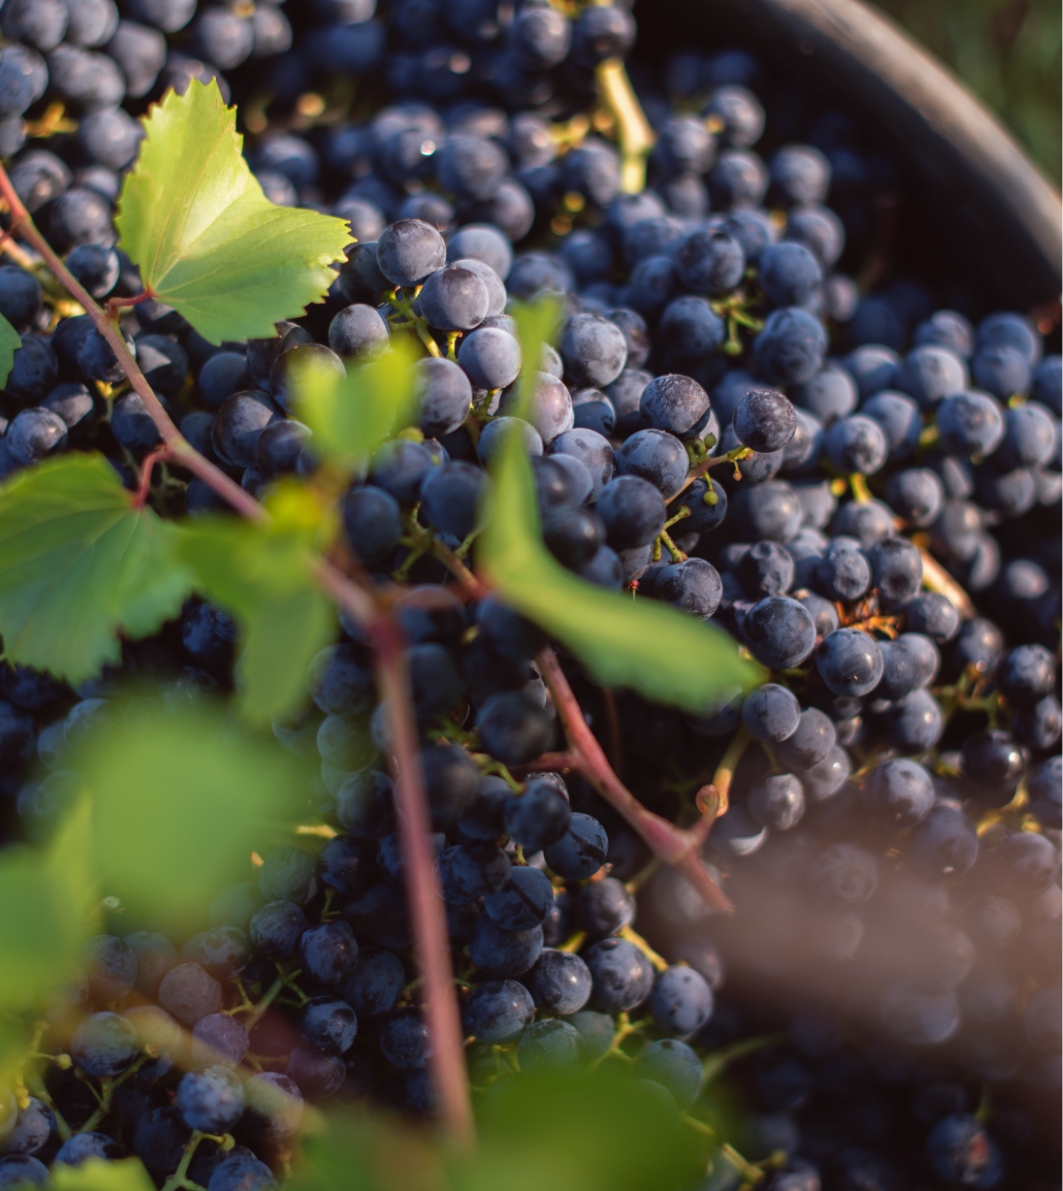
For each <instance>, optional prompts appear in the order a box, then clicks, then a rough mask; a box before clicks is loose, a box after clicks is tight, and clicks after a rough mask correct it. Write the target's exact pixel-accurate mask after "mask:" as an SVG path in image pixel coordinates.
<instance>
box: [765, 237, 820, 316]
mask: <svg viewBox="0 0 1063 1191" xmlns="http://www.w3.org/2000/svg"><path fill="white" fill-rule="evenodd" d="M789 230H790V229H789V228H788V234H789ZM758 278H759V280H760V285H761V288H762V289H763V290H764V293H765V294H766V295H767V297H768V300H769V301H770V302H771V303H772V305H773V306H805V305H807V304H808V302H809V301H810V300H811V298H812V295H813V294H814V293H815V292H816V289H817V288H818V286H819V284H820V282H821V281H822V274H821V272H820V266H819V262H818V261H817V260H816V257H815V256H814V255H813V254H812V252H810V251H809V249H808V248H806V247H805V245H804V244H799V243H797V242H795V241H793V240H789V239H787V240H783V241H782V242H781V243H779V244H773V245H771V246H770V247H769V248H766V249H765V250H764V251H763V252H762V253H761V256H760V260H759V262H758Z"/></svg>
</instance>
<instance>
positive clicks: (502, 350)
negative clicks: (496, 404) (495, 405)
mask: <svg viewBox="0 0 1063 1191" xmlns="http://www.w3.org/2000/svg"><path fill="white" fill-rule="evenodd" d="M458 363H459V364H460V365H461V367H462V369H463V370H464V371H465V373H466V375H467V376H468V378H469V380H470V381H471V382H472V384H473V386H474V387H475V388H478V389H504V388H505V387H506V386H507V385H511V384H512V383H513V382H514V381H515V380H516V379H517V374H518V373H519V372H520V344H519V343H518V342H517V341H516V339H514V338H513V336H512V335H509V334H507V333H506V332H505V331H502V330H499V329H498V328H497V327H482V328H481V329H480V330H478V331H474V332H473V333H472V334H471V335H466V336H465V337H464V338H463V339H462V341H461V347H460V348H459V349H458Z"/></svg>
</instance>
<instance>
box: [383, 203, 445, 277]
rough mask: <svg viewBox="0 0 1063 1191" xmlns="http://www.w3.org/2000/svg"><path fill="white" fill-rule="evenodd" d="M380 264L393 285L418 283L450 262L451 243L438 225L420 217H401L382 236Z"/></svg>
mask: <svg viewBox="0 0 1063 1191" xmlns="http://www.w3.org/2000/svg"><path fill="white" fill-rule="evenodd" d="M376 260H377V266H378V267H379V269H380V271H381V273H382V274H383V275H384V276H385V277H386V278H387V280H388V281H390V282H391V283H392V284H393V285H401V286H414V285H418V284H419V283H420V282H422V281H424V279H425V278H426V277H428V276H429V275H430V274H432V273H434V272H436V270H437V269H442V268H443V266H444V265H445V264H446V262H447V246H446V244H445V243H444V242H443V237H442V236H441V235H440V234H439V232H438V231H436V229H435V228H434V227H431V226H430V225H429V224H427V223H423V222H422V221H421V220H419V219H400V220H399V221H398V222H397V223H393V224H391V225H390V226H389V227H388V228H387V229H386V230H385V231H384V232H383V233H382V234H381V236H380V239H379V240H378V241H377V246H376Z"/></svg>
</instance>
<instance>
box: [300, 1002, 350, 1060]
mask: <svg viewBox="0 0 1063 1191" xmlns="http://www.w3.org/2000/svg"><path fill="white" fill-rule="evenodd" d="M299 1032H300V1033H301V1034H302V1036H303V1037H304V1038H305V1039H306V1041H307V1042H309V1043H310V1045H311V1046H314V1047H316V1048H317V1049H318V1050H320V1051H322V1052H323V1053H324V1054H327V1055H342V1054H344V1053H345V1052H346V1051H348V1050H350V1048H351V1045H352V1043H353V1042H354V1039H355V1036H356V1035H357V1033H358V1018H357V1016H356V1015H355V1012H354V1010H353V1009H352V1008H351V1007H350V1005H348V1004H347V1002H346V1001H341V1000H340V999H339V998H338V997H311V998H310V1000H309V1001H308V1002H307V1003H306V1005H305V1007H304V1008H303V1012H302V1016H301V1018H300V1022H299Z"/></svg>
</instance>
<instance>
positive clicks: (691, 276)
mask: <svg viewBox="0 0 1063 1191" xmlns="http://www.w3.org/2000/svg"><path fill="white" fill-rule="evenodd" d="M675 262H676V271H677V273H678V274H679V278H680V280H681V281H682V283H683V285H685V286H686V288H687V289H689V290H691V291H692V292H693V293H695V294H700V295H703V296H705V297H717V296H718V295H720V294H722V293H725V292H726V291H727V290H730V289H734V287H735V286H736V285H737V284H738V283H739V282H740V281H741V280H742V274H743V273H744V272H745V264H746V262H745V256H744V254H743V252H742V247H741V245H740V244H739V243H738V241H737V240H734V239H732V238H731V237H730V236H729V235H728V234H727V233H726V232H722V231H716V230H712V229H709V228H704V229H700V230H698V231H695V232H693V233H691V235H689V236H687V238H686V239H685V240H684V241H683V243H682V245H681V246H680V247H679V249H678V251H677V252H676V254H675ZM814 264H815V262H813V265H814ZM817 271H818V270H817Z"/></svg>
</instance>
